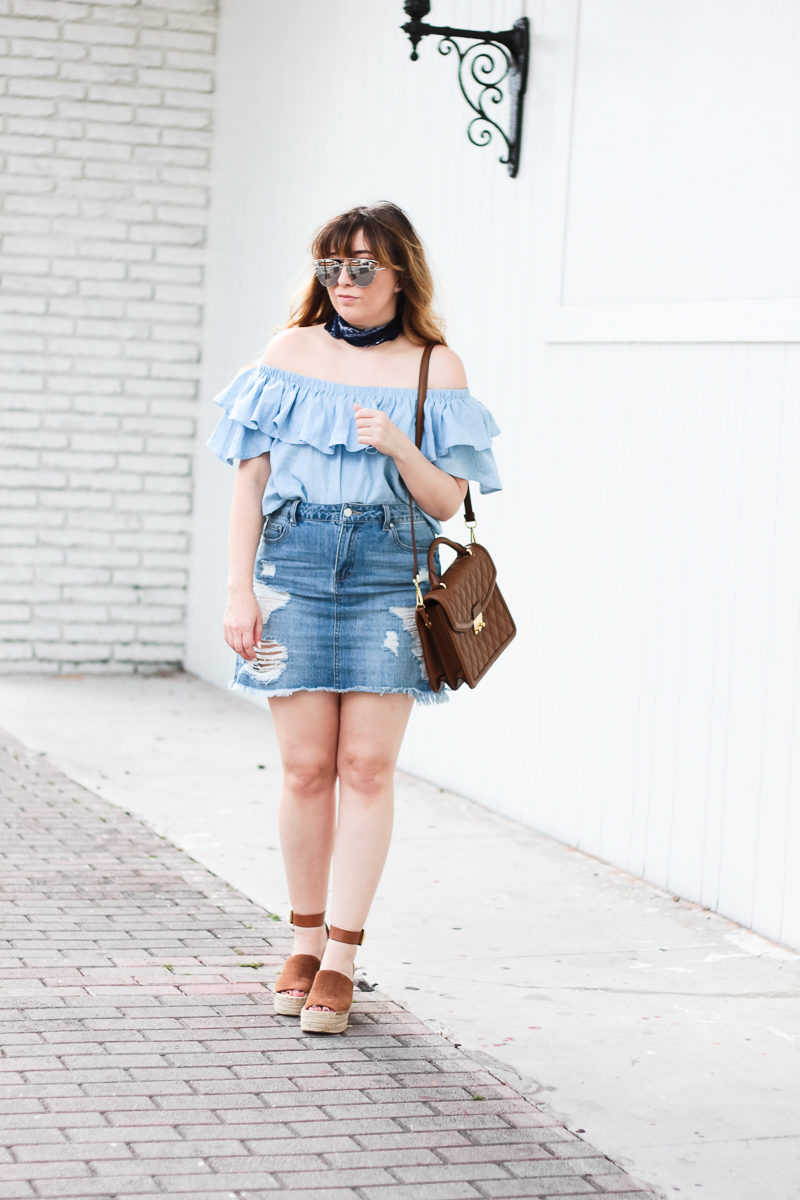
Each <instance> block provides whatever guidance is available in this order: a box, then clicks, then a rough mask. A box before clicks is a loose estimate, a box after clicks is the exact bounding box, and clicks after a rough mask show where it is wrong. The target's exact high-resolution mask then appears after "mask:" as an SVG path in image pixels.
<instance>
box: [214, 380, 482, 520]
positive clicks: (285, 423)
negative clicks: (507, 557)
mask: <svg viewBox="0 0 800 1200" xmlns="http://www.w3.org/2000/svg"><path fill="white" fill-rule="evenodd" d="M354 401H357V402H358V404H359V405H361V407H362V408H377V409H380V410H381V411H382V412H385V413H386V414H387V416H388V417H389V418H390V419H391V420H392V421H394V423H395V425H397V426H398V427H399V428H400V429H402V430H403V432H404V433H407V434H408V436H409V437H410V438H412V439H413V437H414V426H415V421H416V410H417V389H416V388H393V387H372V386H369V385H354V384H349V383H332V382H331V381H330V380H327V379H314V378H312V377H311V376H309V375H296V374H294V373H293V372H291V371H283V370H281V369H280V368H279V367H269V366H266V365H265V364H264V363H260V364H258V365H257V366H254V367H246V368H245V369H244V370H243V371H240V372H239V374H238V375H237V376H236V377H235V379H234V380H233V381H232V382H231V383H230V384H229V385H228V386H227V387H226V388H225V389H224V390H223V391H221V392H220V393H219V395H218V396H216V397H215V399H214V403H215V404H218V405H219V407H220V408H221V409H222V410H223V416H222V417H221V418H220V421H219V423H218V424H217V427H216V429H215V430H214V432H213V434H212V435H211V437H210V438H209V441H208V445H209V448H210V449H211V450H212V451H213V452H214V454H216V455H217V457H218V458H221V459H222V460H223V462H227V463H229V464H232V463H233V462H234V461H235V460H236V459H245V458H255V457H256V456H257V455H259V454H264V453H265V452H266V451H269V454H270V477H269V482H268V484H267V487H266V491H265V492H264V503H263V510H264V514H265V515H269V513H271V512H274V511H275V509H277V508H279V507H280V506H281V504H283V503H284V501H286V500H296V499H299V500H304V501H310V502H311V503H314V504H343V503H345V502H347V501H352V502H354V503H358V504H407V503H408V492H407V491H406V489H405V487H404V485H403V482H402V480H401V478H400V473H399V471H398V470H397V467H396V466H395V463H394V459H392V458H389V457H388V456H387V455H385V454H381V453H380V452H379V451H377V450H376V449H375V447H374V446H362V445H361V444H360V443H359V441H358V435H357V433H356V424H355V418H354V415H353V402H354ZM499 432H500V430H499V429H498V427H497V425H496V423H495V421H494V418H493V417H492V414H491V413H490V412H489V410H488V408H486V406H485V405H484V404H481V402H480V401H479V400H476V399H475V398H474V397H473V396H471V395H470V394H469V391H468V389H467V388H430V389H429V390H428V395H427V397H426V401H425V426H424V432H423V438H422V453H423V454H424V455H425V457H426V458H428V459H430V461H431V462H433V463H435V464H436V466H437V467H441V469H442V470H443V471H447V472H448V473H449V474H450V475H456V476H458V477H459V478H461V479H470V480H474V481H475V482H477V483H479V484H480V489H481V491H482V492H496V491H498V490H499V488H500V480H499V477H498V474H497V466H496V464H495V461H494V455H493V454H492V449H491V443H492V438H493V437H494V436H495V435H496V434H498V433H499Z"/></svg>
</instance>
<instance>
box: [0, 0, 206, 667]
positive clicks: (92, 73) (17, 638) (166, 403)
mask: <svg viewBox="0 0 800 1200" xmlns="http://www.w3.org/2000/svg"><path fill="white" fill-rule="evenodd" d="M216 9H217V5H216V0H152V3H150V4H148V5H147V6H144V5H134V4H112V5H89V4H84V3H72V2H71V0H36V2H35V3H24V2H23V3H14V4H13V5H12V4H9V3H4V4H0V53H2V55H3V56H4V57H3V60H2V72H0V74H1V75H2V79H0V166H1V168H2V189H1V194H0V206H1V207H0V275H1V276H2V279H1V280H0V283H1V286H2V298H1V299H0V323H1V324H2V333H3V337H2V354H0V471H1V474H0V514H1V517H2V519H1V520H0V662H2V667H3V670H23V671H29V670H33V671H39V672H41V671H53V672H57V671H63V670H67V671H74V670H76V669H80V670H115V671H119V670H134V669H137V670H141V669H143V668H148V669H157V668H159V667H163V666H169V665H173V666H174V665H177V664H180V662H181V661H182V659H183V654H184V642H185V619H186V589H187V586H188V578H189V527H190V514H191V507H192V477H191V470H192V453H193V449H194V437H195V414H196V410H197V400H198V380H199V374H200V365H199V360H200V352H201V345H200V341H201V329H202V304H203V294H204V288H203V285H204V280H203V265H204V245H203V244H204V241H205V226H206V219H207V216H208V185H209V182H210V169H209V166H210V154H211V123H212V97H213V67H214V52H215V36H214V35H215V31H216V21H217V17H216Z"/></svg>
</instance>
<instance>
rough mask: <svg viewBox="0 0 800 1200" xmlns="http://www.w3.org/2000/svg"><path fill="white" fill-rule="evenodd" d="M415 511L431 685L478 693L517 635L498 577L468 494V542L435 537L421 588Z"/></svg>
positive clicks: (421, 402) (420, 621) (420, 398)
mask: <svg viewBox="0 0 800 1200" xmlns="http://www.w3.org/2000/svg"><path fill="white" fill-rule="evenodd" d="M432 350H433V346H432V345H428V346H426V347H425V350H424V351H423V354H422V363H421V365H420V374H419V389H418V393H417V426H416V444H417V448H419V447H420V446H421V445H422V430H423V425H424V420H425V396H426V394H427V390H428V363H429V361H430V357H431V352H432ZM409 505H410V508H411V543H412V546H413V548H414V586H415V587H416V589H417V611H416V621H417V630H418V632H419V637H420V641H421V643H422V656H423V661H424V663H425V670H426V671H427V674H428V680H429V682H430V685H431V687H432V688H433V690H434V691H435V692H438V691H440V690H441V688H442V686H443V685H444V684H445V683H446V684H447V686H448V687H450V688H452V689H454V690H455V689H456V688H459V687H461V684H462V683H466V684H467V685H468V687H471V688H474V687H475V685H476V684H477V683H478V681H479V680H480V679H482V678H483V676H484V675H485V674H486V672H487V671H488V670H489V667H490V666H491V665H492V663H493V662H496V660H497V659H498V658H499V657H500V655H501V654H502V652H503V651H504V650H505V648H506V646H507V645H508V644H509V642H510V641H511V640H512V639H513V637H514V635H515V633H516V632H517V630H516V626H515V624H514V620H513V618H512V616H511V613H510V612H509V611H508V606H507V605H506V602H505V600H504V599H503V597H502V595H501V592H500V589H499V588H498V586H497V571H496V568H495V565H494V562H493V561H492V557H491V555H490V554H489V551H488V550H487V549H486V547H485V546H481V545H480V544H479V543H478V542H476V541H475V525H476V521H475V513H474V511H473V508H472V498H471V496H470V493H469V487H468V488H467V494H466V496H465V498H464V519H465V521H466V523H467V527H468V529H469V531H470V539H471V540H470V542H469V544H468V545H466V546H462V545H461V544H460V543H459V542H452V541H451V540H450V539H449V538H446V537H437V538H435V539H434V540H433V542H432V543H431V546H430V549H429V550H428V575H429V578H430V590H429V591H428V592H427V593H426V594H425V595H424V596H423V594H422V589H421V587H420V576H419V562H418V559H417V539H416V535H415V531H414V501H413V499H412V498H411V497H409ZM439 546H448V547H449V548H450V549H451V550H454V551H455V553H456V557H455V560H454V561H453V562H452V563H451V564H450V566H449V567H448V568H447V570H446V571H444V572H443V573H442V575H441V576H439V575H438V573H437V571H436V551H437V549H438V548H439Z"/></svg>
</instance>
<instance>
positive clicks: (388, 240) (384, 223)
mask: <svg viewBox="0 0 800 1200" xmlns="http://www.w3.org/2000/svg"><path fill="white" fill-rule="evenodd" d="M360 230H363V231H364V236H365V237H366V239H367V241H368V242H369V246H370V250H371V252H372V254H374V255H375V257H376V258H377V259H378V260H379V262H380V264H381V266H384V267H391V268H392V269H393V270H394V271H396V272H397V280H398V283H399V285H400V288H401V294H400V296H399V298H398V309H399V313H400V317H401V320H402V323H403V333H404V334H405V335H406V337H407V338H408V339H409V341H411V342H415V343H418V344H422V343H424V342H437V343H439V344H441V345H446V342H445V337H444V322H443V321H442V319H441V317H440V316H439V315H438V314H437V313H435V312H434V311H433V307H432V305H433V280H432V278H431V272H430V268H429V267H428V263H427V260H426V258H425V250H424V248H423V245H422V242H421V241H420V239H419V235H418V234H417V231H416V230H415V229H414V226H413V225H412V224H411V222H410V221H409V219H408V217H407V216H406V214H405V213H404V212H403V210H402V208H398V207H397V205H396V204H390V203H389V202H388V201H383V202H381V203H380V204H371V205H365V206H363V207H360V208H351V209H350V210H349V211H348V212H345V213H342V214H341V215H340V216H338V217H334V218H333V219H332V220H330V221H327V222H326V223H325V224H324V225H323V226H322V227H321V228H320V229H318V230H317V233H316V234H315V235H314V240H313V241H312V243H311V257H312V258H348V257H352V246H353V244H354V240H355V236H356V234H357V233H358V232H359V231H360ZM335 311H336V310H335V308H334V307H333V304H332V303H331V299H330V296H329V295H328V289H327V288H326V287H323V285H322V284H321V283H320V282H319V280H318V279H317V277H316V276H315V275H313V276H312V277H311V279H310V280H309V282H308V283H307V284H306V285H305V287H304V288H303V289H302V291H301V292H300V294H299V295H298V297H297V299H296V301H295V303H294V304H293V306H292V311H291V314H290V317H289V320H288V321H287V323H286V328H289V329H291V328H292V327H293V326H296V325H320V324H322V323H324V322H325V321H328V320H330V318H331V317H332V316H333V315H334V313H335Z"/></svg>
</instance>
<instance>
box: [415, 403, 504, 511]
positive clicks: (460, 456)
mask: <svg viewBox="0 0 800 1200" xmlns="http://www.w3.org/2000/svg"><path fill="white" fill-rule="evenodd" d="M499 432H500V430H499V428H498V426H497V422H496V421H495V419H494V417H493V416H492V414H491V413H490V412H489V409H488V408H487V407H486V405H485V404H482V403H481V402H480V400H476V399H475V397H474V396H470V394H469V393H468V392H466V391H464V390H459V391H449V392H444V391H440V392H433V393H430V394H429V395H428V398H427V400H426V401H425V425H424V428H423V434H422V453H423V454H424V455H425V457H426V458H429V459H430V460H431V462H432V463H435V465H436V466H437V467H440V468H441V470H442V471H447V472H448V474H449V475H456V476H457V477H458V478H460V479H469V480H471V481H473V482H475V483H478V484H480V489H481V492H483V493H484V494H486V493H487V492H497V491H499V490H500V487H501V484H500V476H499V474H498V471H497V464H496V462H495V459H494V454H493V453H492V438H493V437H496V436H497V434H498V433H499Z"/></svg>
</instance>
